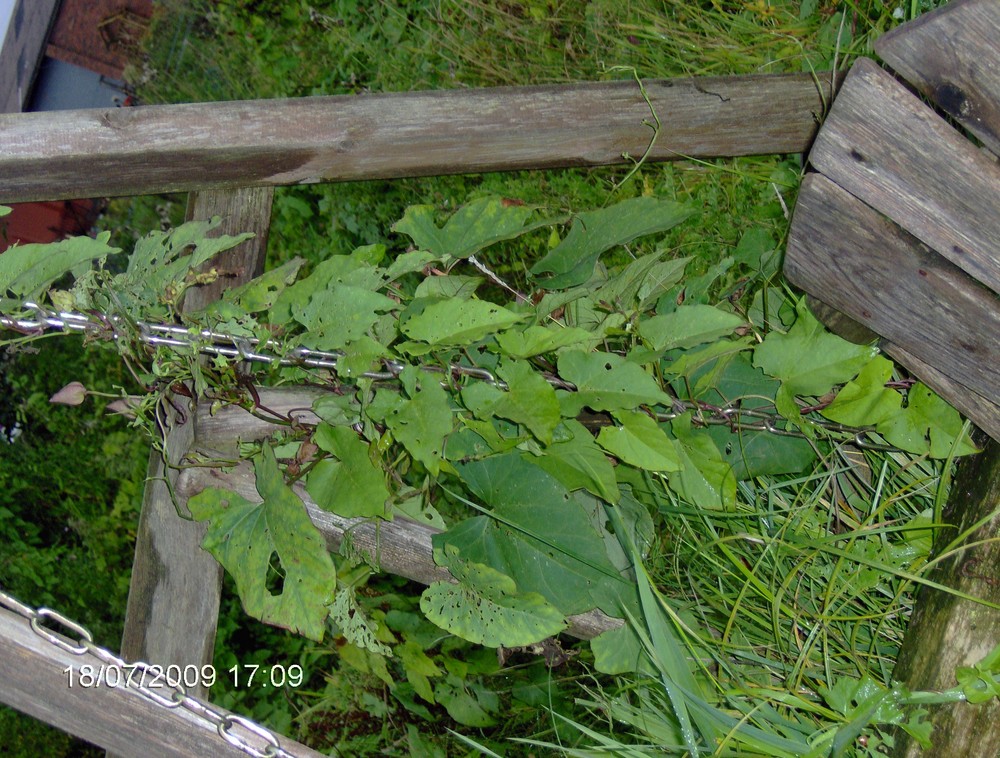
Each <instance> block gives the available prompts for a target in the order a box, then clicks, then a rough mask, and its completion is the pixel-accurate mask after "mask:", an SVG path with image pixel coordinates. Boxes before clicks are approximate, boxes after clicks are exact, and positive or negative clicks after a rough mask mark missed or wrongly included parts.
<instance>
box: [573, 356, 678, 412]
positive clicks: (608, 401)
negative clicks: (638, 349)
mask: <svg viewBox="0 0 1000 758" xmlns="http://www.w3.org/2000/svg"><path fill="white" fill-rule="evenodd" d="M558 365H559V376H561V377H562V378H563V379H565V380H566V381H569V382H572V383H573V384H575V385H576V392H563V393H560V398H559V402H560V404H561V405H562V409H563V414H564V415H567V416H575V415H577V414H578V413H579V412H580V410H581V409H582V408H584V407H588V408H591V409H592V410H595V411H615V410H619V409H625V410H632V409H634V408H638V407H639V406H640V405H658V404H669V403H670V401H671V399H670V396H669V395H667V394H666V393H665V392H664V391H663V390H661V389H660V387H659V385H658V384H657V383H656V380H655V379H653V377H652V376H650V375H649V374H647V373H646V372H645V371H643V369H642V367H641V366H639V365H638V364H636V363H632V362H631V361H628V360H626V359H625V358H623V357H622V356H620V355H615V354H614V353H601V352H596V353H584V352H582V351H580V350H567V351H566V352H564V353H561V354H560V355H559V364H558Z"/></svg>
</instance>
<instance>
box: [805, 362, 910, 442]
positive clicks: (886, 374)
mask: <svg viewBox="0 0 1000 758" xmlns="http://www.w3.org/2000/svg"><path fill="white" fill-rule="evenodd" d="M891 377H892V361H890V360H888V359H887V358H883V357H882V356H881V355H876V356H875V357H874V358H872V359H871V361H870V362H869V363H868V364H867V365H866V366H865V367H864V368H863V369H861V372H860V373H859V374H858V376H857V377H856V378H855V379H852V380H851V381H850V382H848V383H847V384H846V385H844V387H843V389H841V390H840V392H838V393H837V397H835V398H834V399H833V402H832V403H830V405H828V406H827V407H826V408H824V409H823V410H821V411H820V413H821V414H822V415H823V416H826V417H827V418H828V419H830V420H831V421H837V422H838V423H841V424H847V425H848V426H869V425H870V426H874V425H875V424H880V423H882V422H883V421H885V420H887V419H889V418H892V417H893V416H895V415H896V414H898V413H899V409H900V407H901V406H902V404H903V396H902V395H900V394H899V393H898V392H896V391H894V390H891V389H888V388H886V386H885V383H886V382H887V381H889V379H890V378H891Z"/></svg>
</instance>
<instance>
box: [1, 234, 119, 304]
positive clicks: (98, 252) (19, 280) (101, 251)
mask: <svg viewBox="0 0 1000 758" xmlns="http://www.w3.org/2000/svg"><path fill="white" fill-rule="evenodd" d="M110 238H111V233H110V232H101V234H99V235H97V238H96V239H95V238H92V237H71V238H69V239H66V240H62V241H61V242H52V243H49V244H44V245H36V244H31V245H15V246H14V247H11V248H8V249H7V250H5V251H4V253H3V255H0V296H3V295H5V294H6V293H8V292H10V293H11V294H12V295H13V296H14V297H17V298H21V299H25V300H33V299H36V298H37V297H38V296H39V295H40V294H41V293H42V291H43V290H45V289H46V288H47V287H48V286H49V285H51V284H52V283H53V282H54V281H55V280H56V279H58V278H60V277H61V276H63V275H65V274H67V273H69V272H70V271H72V270H73V268H74V267H76V266H78V265H80V264H81V263H86V262H89V261H93V260H96V259H98V258H105V257H106V256H108V255H113V254H115V253H120V252H121V249H119V248H117V247H110V246H109V245H108V240H109V239H110Z"/></svg>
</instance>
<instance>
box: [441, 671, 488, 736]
mask: <svg viewBox="0 0 1000 758" xmlns="http://www.w3.org/2000/svg"><path fill="white" fill-rule="evenodd" d="M469 689H474V691H475V688H474V685H473V683H472V682H471V681H468V680H465V681H463V680H462V679H461V678H459V677H457V676H454V675H452V676H449V677H448V679H447V681H445V682H443V683H441V684H439V685H438V686H437V688H436V690H435V694H436V696H437V700H438V702H439V703H440V704H441V705H443V706H444V707H445V709H446V710H447V711H448V715H449V716H451V717H452V718H453V719H455V721H457V722H458V723H459V724H464V725H465V726H474V727H487V726H493V724H495V723H496V721H495V720H494V719H493V717H492V716H491V715H490V713H496V711H497V708H498V706H499V703H498V702H497V701H496V697H495V696H494V697H492V698H486V697H484V695H486V694H487V693H485V692H484V691H482V690H481V689H480V690H479V691H478V693H477V694H479V695H480V697H476V696H475V695H473V694H472V693H470V692H469ZM488 694H492V693H488ZM488 701H492V702H488Z"/></svg>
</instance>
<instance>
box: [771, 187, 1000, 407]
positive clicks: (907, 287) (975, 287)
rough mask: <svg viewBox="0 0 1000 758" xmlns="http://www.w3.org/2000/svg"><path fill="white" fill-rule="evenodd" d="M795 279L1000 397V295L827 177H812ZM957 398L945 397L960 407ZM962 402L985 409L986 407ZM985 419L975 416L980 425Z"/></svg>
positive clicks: (795, 221)
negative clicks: (999, 298) (981, 420)
mask: <svg viewBox="0 0 1000 758" xmlns="http://www.w3.org/2000/svg"><path fill="white" fill-rule="evenodd" d="M785 275H786V276H787V277H788V280H789V281H791V282H792V283H793V284H795V285H796V286H799V287H801V288H802V289H805V290H807V291H809V292H812V293H816V294H818V295H819V297H820V299H821V300H823V301H824V302H826V303H828V304H829V305H831V306H833V307H834V308H836V309H837V310H839V311H842V312H844V313H846V314H848V315H849V316H851V317H852V318H853V319H855V320H856V321H858V322H860V323H861V324H863V325H864V326H866V327H868V328H869V329H871V330H873V331H875V332H876V333H878V334H879V335H881V336H882V337H885V338H886V339H888V340H889V341H890V342H892V343H894V344H896V345H898V346H899V347H901V348H903V349H904V350H905V351H907V352H908V353H910V354H912V355H914V356H916V357H917V358H918V359H920V360H921V361H923V362H924V363H926V364H929V365H930V366H932V367H934V368H935V369H937V370H938V371H940V372H941V373H942V374H944V375H945V376H947V377H949V378H951V379H952V380H954V381H956V382H959V383H961V385H964V386H965V387H968V388H971V389H972V390H974V391H975V392H976V393H978V395H980V396H982V397H983V398H986V399H987V400H988V401H989V402H990V403H992V404H998V403H1000V300H998V298H997V296H996V295H995V294H994V293H993V292H991V291H990V290H988V289H987V288H986V287H984V286H983V285H981V284H979V283H978V282H976V281H974V280H973V279H972V277H970V276H968V275H967V274H965V273H963V272H962V271H961V270H960V269H958V268H957V267H956V266H953V265H952V264H950V263H949V262H948V261H946V260H945V259H944V258H942V257H941V256H939V255H936V254H935V253H934V252H932V251H931V250H929V249H928V248H927V247H926V246H924V245H922V244H921V243H920V242H919V241H918V240H917V239H916V238H914V237H913V236H912V235H910V234H908V233H907V232H905V231H903V230H902V229H900V228H899V227H898V226H897V225H896V224H894V223H892V222H891V221H889V220H888V219H887V218H885V217H884V216H882V215H880V214H879V213H877V212H876V211H874V210H872V209H871V208H869V207H868V206H867V205H865V204H864V203H863V202H861V201H860V200H858V199H857V198H855V197H853V196H852V195H851V194H850V193H848V192H846V191H844V190H843V189H841V188H840V187H838V186H837V185H836V184H834V183H833V182H832V181H830V180H829V179H827V178H826V177H824V176H821V175H819V174H811V175H810V176H808V177H806V179H805V180H804V181H803V184H802V188H801V190H800V192H799V197H798V201H797V205H796V209H795V214H794V217H793V218H792V226H791V231H790V234H789V242H788V250H787V253H786V255H785ZM949 394H950V395H951V396H949ZM949 394H945V397H946V398H947V399H948V400H950V401H952V402H953V403H954V404H956V405H959V404H960V403H959V402H956V398H955V396H954V394H953V393H949ZM961 404H963V405H965V406H966V407H967V408H969V409H970V410H972V411H975V410H976V408H975V406H976V403H971V404H970V403H969V402H964V403H961ZM979 415H980V414H978V413H973V414H972V415H971V418H972V419H973V420H974V421H977V422H978V421H979V420H980V418H977V416H979ZM984 420H985V419H984ZM983 425H984V427H985V426H988V425H989V423H988V421H987V423H984V424H983Z"/></svg>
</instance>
